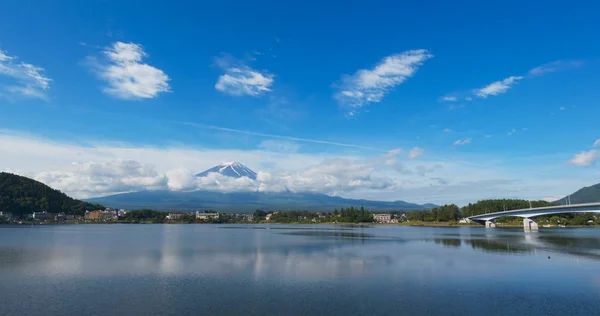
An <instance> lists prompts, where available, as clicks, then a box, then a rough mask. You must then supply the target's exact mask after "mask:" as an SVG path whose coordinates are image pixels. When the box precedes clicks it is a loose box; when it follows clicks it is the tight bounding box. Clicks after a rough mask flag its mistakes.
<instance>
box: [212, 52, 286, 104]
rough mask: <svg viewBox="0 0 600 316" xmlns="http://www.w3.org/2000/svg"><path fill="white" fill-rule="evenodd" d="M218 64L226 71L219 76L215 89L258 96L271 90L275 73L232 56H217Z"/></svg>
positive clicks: (233, 93) (238, 94) (235, 94)
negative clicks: (258, 68) (256, 67)
mask: <svg viewBox="0 0 600 316" xmlns="http://www.w3.org/2000/svg"><path fill="white" fill-rule="evenodd" d="M215 60H216V64H217V66H219V67H220V68H222V69H223V70H224V71H225V74H223V75H221V76H219V78H218V79H217V83H216V84H215V89H217V90H218V91H221V92H223V93H227V94H229V95H233V96H242V95H248V96H252V97H257V96H260V95H263V94H265V93H267V92H271V86H272V85H273V82H274V78H275V75H273V74H271V73H269V72H268V71H259V70H255V69H253V68H251V67H250V66H248V65H246V64H245V63H244V62H242V61H240V60H237V59H235V58H233V57H231V56H228V55H224V56H222V57H220V58H215Z"/></svg>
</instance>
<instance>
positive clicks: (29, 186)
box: [0, 172, 104, 216]
mask: <svg viewBox="0 0 600 316" xmlns="http://www.w3.org/2000/svg"><path fill="white" fill-rule="evenodd" d="M95 209H104V206H102V205H99V204H91V203H87V202H83V201H79V200H76V199H73V198H70V197H68V196H67V195H66V194H64V193H62V192H60V191H58V190H55V189H52V188H50V187H49V186H47V185H45V184H43V183H41V182H38V181H35V180H33V179H29V178H26V177H22V176H18V175H15V174H11V173H6V172H2V173H0V210H2V211H6V212H11V213H13V214H14V215H16V216H20V215H22V214H27V213H32V212H42V211H46V212H50V213H60V212H65V213H66V214H74V215H83V214H84V213H85V211H86V210H95Z"/></svg>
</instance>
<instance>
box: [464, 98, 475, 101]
mask: <svg viewBox="0 0 600 316" xmlns="http://www.w3.org/2000/svg"><path fill="white" fill-rule="evenodd" d="M465 101H473V98H471V97H466V98H465Z"/></svg>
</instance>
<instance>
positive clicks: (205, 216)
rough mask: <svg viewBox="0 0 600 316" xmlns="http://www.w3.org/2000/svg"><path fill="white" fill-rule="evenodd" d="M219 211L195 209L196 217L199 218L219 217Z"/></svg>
mask: <svg viewBox="0 0 600 316" xmlns="http://www.w3.org/2000/svg"><path fill="white" fill-rule="evenodd" d="M219 217H220V215H219V213H203V212H200V211H196V219H200V220H203V221H205V220H211V219H219Z"/></svg>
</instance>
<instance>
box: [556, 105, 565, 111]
mask: <svg viewBox="0 0 600 316" xmlns="http://www.w3.org/2000/svg"><path fill="white" fill-rule="evenodd" d="M558 109H559V110H561V111H564V110H566V109H567V108H566V107H564V106H561V107H560V108H558Z"/></svg>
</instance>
